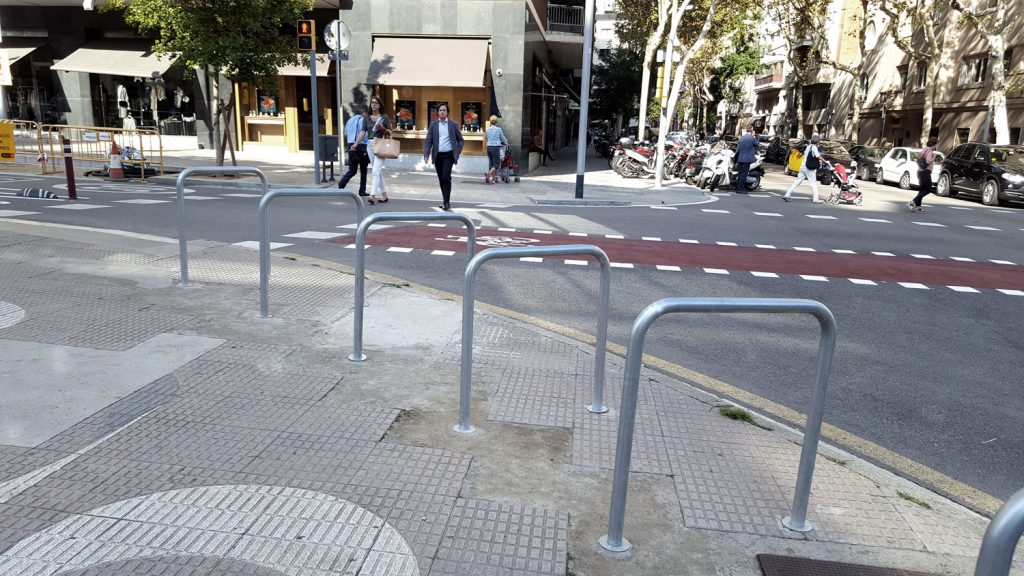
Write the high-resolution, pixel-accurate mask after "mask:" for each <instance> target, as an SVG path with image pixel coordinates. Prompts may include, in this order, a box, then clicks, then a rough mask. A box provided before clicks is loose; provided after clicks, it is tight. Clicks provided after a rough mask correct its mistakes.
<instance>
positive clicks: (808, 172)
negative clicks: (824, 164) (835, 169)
mask: <svg viewBox="0 0 1024 576" xmlns="http://www.w3.org/2000/svg"><path fill="white" fill-rule="evenodd" d="M820 141H821V137H820V136H818V135H817V134H815V135H814V136H811V143H810V144H808V145H807V148H805V149H804V159H803V160H802V161H801V162H800V172H799V173H798V174H797V175H796V180H794V181H793V184H792V185H791V186H790V187H789V190H786V193H785V194H783V195H782V199H783V200H785V201H786V202H789V197H790V196H791V195H792V194H793V190H796V187H797V186H799V185H800V183H801V182H803V181H804V180H809V181H810V183H811V202H814V203H815V204H821V200H819V199H818V168H821V153H820V152H818V146H817V144H818V142H820Z"/></svg>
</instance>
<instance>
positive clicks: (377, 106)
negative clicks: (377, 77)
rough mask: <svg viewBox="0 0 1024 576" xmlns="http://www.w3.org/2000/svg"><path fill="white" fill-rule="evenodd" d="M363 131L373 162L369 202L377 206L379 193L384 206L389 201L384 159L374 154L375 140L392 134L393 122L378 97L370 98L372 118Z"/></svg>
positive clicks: (367, 120)
mask: <svg viewBox="0 0 1024 576" xmlns="http://www.w3.org/2000/svg"><path fill="white" fill-rule="evenodd" d="M363 131H365V132H366V133H367V134H368V136H367V138H369V142H368V143H367V147H366V149H367V151H368V152H369V155H370V161H371V162H373V170H372V173H373V174H372V176H371V181H370V198H369V202H370V204H376V203H377V194H378V193H379V194H380V203H381V204H383V203H385V202H387V201H388V191H387V190H386V189H385V187H384V159H383V158H381V157H380V156H376V155H375V154H374V153H373V139H374V138H383V137H384V136H385V135H387V134H388V133H389V132H391V120H389V119H388V115H387V114H385V113H384V105H383V104H381V102H380V99H379V98H377V97H376V96H374V97H373V98H370V116H369V117H368V118H366V121H365V122H364V123H363Z"/></svg>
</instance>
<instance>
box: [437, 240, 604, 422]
mask: <svg viewBox="0 0 1024 576" xmlns="http://www.w3.org/2000/svg"><path fill="white" fill-rule="evenodd" d="M574 255H580V256H588V255H589V256H593V257H594V258H596V259H597V261H598V262H599V263H600V264H601V302H600V304H599V305H598V317H597V342H596V346H597V349H596V350H595V352H594V395H593V403H592V404H590V405H589V406H587V410H589V411H591V412H595V413H599V414H600V413H604V412H607V411H608V408H607V407H606V406H605V405H604V358H605V348H607V340H608V297H609V292H610V291H611V265H610V264H609V263H608V255H607V254H605V253H604V251H603V250H601V249H600V248H598V247H597V246H593V245H591V244H567V245H564V246H513V247H507V248H491V249H490V250H485V251H483V252H481V253H479V254H477V255H476V256H474V257H473V259H472V260H470V261H469V264H468V265H467V266H466V278H465V286H464V288H463V290H462V375H461V380H460V385H459V423H458V424H457V425H456V426H455V427H454V430H455V431H456V432H461V433H464V434H468V433H471V432H473V431H474V430H475V428H473V425H472V424H470V423H469V404H470V391H471V389H472V387H473V309H474V304H475V302H474V296H473V280H474V278H475V276H476V272H477V270H478V269H479V268H480V266H481V265H482V264H483V263H484V262H486V261H488V260H493V259H495V258H523V257H529V256H542V257H543V256H574Z"/></svg>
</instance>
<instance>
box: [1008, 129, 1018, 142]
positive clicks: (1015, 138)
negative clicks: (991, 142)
mask: <svg viewBox="0 0 1024 576" xmlns="http://www.w3.org/2000/svg"><path fill="white" fill-rule="evenodd" d="M1010 145H1011V146H1019V145H1020V128H1010Z"/></svg>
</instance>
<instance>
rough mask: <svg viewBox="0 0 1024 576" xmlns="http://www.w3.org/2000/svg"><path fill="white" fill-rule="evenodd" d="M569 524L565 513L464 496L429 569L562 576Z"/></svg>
mask: <svg viewBox="0 0 1024 576" xmlns="http://www.w3.org/2000/svg"><path fill="white" fill-rule="evenodd" d="M568 528H569V518H568V514H566V513H565V512H560V511H557V510H549V509H544V508H539V507H533V506H530V507H524V506H518V505H515V504H508V503H499V502H489V501H485V500H475V499H462V498H460V499H459V500H457V501H456V503H455V508H454V509H453V511H452V516H451V519H450V520H449V522H448V527H447V529H446V530H445V537H444V540H443V541H442V544H441V546H440V548H439V549H438V551H437V557H436V558H435V560H434V563H433V565H432V566H431V570H430V573H431V575H432V576H447V575H452V576H461V575H464V574H530V575H537V576H541V575H552V576H554V575H558V576H561V575H563V574H565V570H566V562H567V554H568V553H567V550H568V531H569V530H568Z"/></svg>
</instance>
